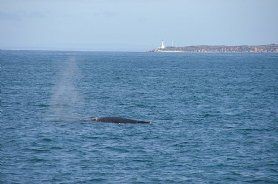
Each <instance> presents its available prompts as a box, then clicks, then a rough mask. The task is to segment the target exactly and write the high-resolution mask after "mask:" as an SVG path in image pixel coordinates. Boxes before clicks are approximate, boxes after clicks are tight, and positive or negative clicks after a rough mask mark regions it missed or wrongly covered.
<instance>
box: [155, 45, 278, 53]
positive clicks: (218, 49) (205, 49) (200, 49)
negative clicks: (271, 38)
mask: <svg viewBox="0 0 278 184" xmlns="http://www.w3.org/2000/svg"><path fill="white" fill-rule="evenodd" d="M151 52H194V53H195V52H197V53H242V52H244V53H245V52H248V53H268V52H269V53H278V44H268V45H239V46H226V45H215V46H212V45H197V46H185V47H167V46H166V47H165V48H157V49H154V50H151Z"/></svg>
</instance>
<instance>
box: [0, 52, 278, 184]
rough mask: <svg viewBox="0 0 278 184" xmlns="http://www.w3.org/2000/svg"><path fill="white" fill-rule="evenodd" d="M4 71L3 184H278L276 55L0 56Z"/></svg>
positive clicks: (0, 173)
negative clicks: (94, 119)
mask: <svg viewBox="0 0 278 184" xmlns="http://www.w3.org/2000/svg"><path fill="white" fill-rule="evenodd" d="M0 64H1V74H0V77H1V111H0V113H1V119H0V123H1V127H0V128H1V129H0V138H1V140H0V151H1V152H0V158H1V159H0V183H137V182H138V183H139V182H144V183H179V182H180V183H245V182H247V183H277V182H278V55H277V54H276V55H275V54H182V53H172V54H171V53H120V52H119V53H113V52H44V51H0ZM91 116H123V117H129V118H134V119H142V120H151V121H152V122H153V123H152V124H150V125H141V124H140V125H139V124H138V125H123V124H121V125H118V124H110V123H108V124H105V123H91V122H89V121H87V120H88V118H89V117H91Z"/></svg>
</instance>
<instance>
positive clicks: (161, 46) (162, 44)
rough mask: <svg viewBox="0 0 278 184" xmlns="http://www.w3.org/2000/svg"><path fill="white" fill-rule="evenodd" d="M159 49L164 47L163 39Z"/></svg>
mask: <svg viewBox="0 0 278 184" xmlns="http://www.w3.org/2000/svg"><path fill="white" fill-rule="evenodd" d="M160 49H165V45H164V41H162V42H161V45H160Z"/></svg>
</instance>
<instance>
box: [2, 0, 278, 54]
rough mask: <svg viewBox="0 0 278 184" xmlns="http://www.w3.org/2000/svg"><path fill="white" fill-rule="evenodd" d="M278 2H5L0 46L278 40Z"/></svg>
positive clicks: (136, 47)
mask: <svg viewBox="0 0 278 184" xmlns="http://www.w3.org/2000/svg"><path fill="white" fill-rule="evenodd" d="M277 22H278V0H0V49H50V50H108V51H109V50H111V51H121V50H122V51H144V50H149V49H152V48H154V47H158V46H159V45H160V42H161V40H164V41H165V42H166V44H168V45H169V44H171V42H172V40H173V41H174V42H175V45H177V46H186V45H199V44H209V45H215V44H226V45H238V44H267V43H278V23H277Z"/></svg>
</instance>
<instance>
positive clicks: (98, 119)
mask: <svg viewBox="0 0 278 184" xmlns="http://www.w3.org/2000/svg"><path fill="white" fill-rule="evenodd" d="M91 121H93V122H103V123H117V124H150V123H151V122H150V121H142V120H134V119H128V118H122V117H91Z"/></svg>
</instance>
